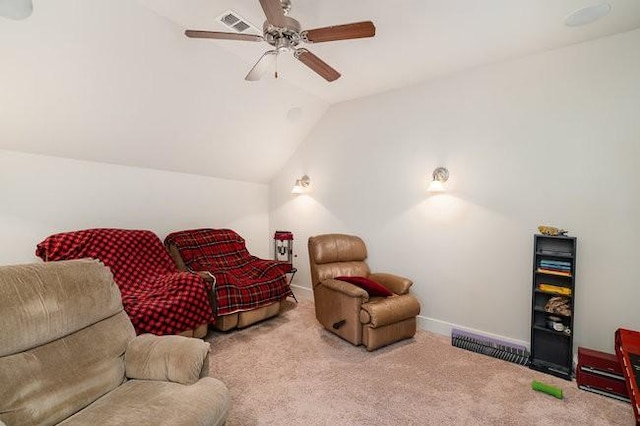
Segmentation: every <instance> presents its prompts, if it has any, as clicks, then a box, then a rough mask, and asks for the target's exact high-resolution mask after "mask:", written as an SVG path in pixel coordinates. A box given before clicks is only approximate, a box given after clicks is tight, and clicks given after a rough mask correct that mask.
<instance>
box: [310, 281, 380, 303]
mask: <svg viewBox="0 0 640 426" xmlns="http://www.w3.org/2000/svg"><path fill="white" fill-rule="evenodd" d="M320 285H323V286H325V287H327V288H330V289H331V290H335V291H338V292H340V293H342V294H345V295H347V296H350V297H360V298H362V299H364V300H369V293H367V292H366V291H365V290H364V289H362V288H360V287H358V286H355V285H353V284H351V283H348V282H346V281H340V280H334V279H328V280H324V281H321V282H320Z"/></svg>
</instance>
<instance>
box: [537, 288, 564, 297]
mask: <svg viewBox="0 0 640 426" xmlns="http://www.w3.org/2000/svg"><path fill="white" fill-rule="evenodd" d="M533 292H534V293H538V294H546V295H548V296H563V297H568V298H572V297H573V294H560V293H554V292H551V291H544V290H540V289H539V288H535V289H533Z"/></svg>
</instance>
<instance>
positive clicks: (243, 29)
mask: <svg viewBox="0 0 640 426" xmlns="http://www.w3.org/2000/svg"><path fill="white" fill-rule="evenodd" d="M217 19H218V21H220V22H221V23H222V24H224V26H225V27H227V28H229V29H231V30H233V31H235V32H237V33H241V34H257V35H262V31H260V30H259V29H258V28H256V26H255V25H253V24H252V23H251V22H249V21H247V20H246V19H244V18H243V17H242V16H240V15H238V14H237V13H236V12H234V11H233V10H227V11H226V12H224V13H223V14H222V15H220V16H218V18H217Z"/></svg>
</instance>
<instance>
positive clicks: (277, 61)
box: [275, 53, 278, 78]
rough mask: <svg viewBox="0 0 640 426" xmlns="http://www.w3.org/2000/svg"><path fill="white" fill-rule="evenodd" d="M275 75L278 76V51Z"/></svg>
mask: <svg viewBox="0 0 640 426" xmlns="http://www.w3.org/2000/svg"><path fill="white" fill-rule="evenodd" d="M275 77H276V78H278V54H277V53H276V73H275Z"/></svg>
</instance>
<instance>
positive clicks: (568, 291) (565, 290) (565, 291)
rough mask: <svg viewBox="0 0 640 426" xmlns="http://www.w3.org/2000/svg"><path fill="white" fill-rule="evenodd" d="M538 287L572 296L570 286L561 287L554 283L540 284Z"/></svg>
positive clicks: (549, 291)
mask: <svg viewBox="0 0 640 426" xmlns="http://www.w3.org/2000/svg"><path fill="white" fill-rule="evenodd" d="M538 289H539V290H540V291H544V292H545V293H553V294H563V295H565V296H571V289H570V288H569V287H561V286H557V285H553V284H545V283H540V284H538Z"/></svg>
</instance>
